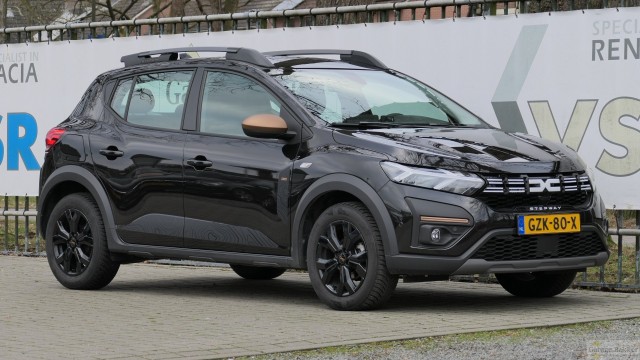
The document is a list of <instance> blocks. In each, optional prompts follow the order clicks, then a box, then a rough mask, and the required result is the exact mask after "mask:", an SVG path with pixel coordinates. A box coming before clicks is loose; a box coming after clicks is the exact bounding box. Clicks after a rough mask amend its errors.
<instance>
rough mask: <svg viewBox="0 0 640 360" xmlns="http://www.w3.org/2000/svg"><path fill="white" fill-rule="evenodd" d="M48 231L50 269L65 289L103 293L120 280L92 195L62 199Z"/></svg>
mask: <svg viewBox="0 0 640 360" xmlns="http://www.w3.org/2000/svg"><path fill="white" fill-rule="evenodd" d="M45 230H46V235H45V240H46V249H47V259H48V260H49V266H50V267H51V271H52V272H53V275H54V276H55V277H56V279H58V281H59V282H60V283H61V284H62V285H64V286H66V287H68V288H70V289H78V290H93V289H100V288H102V287H105V286H107V285H108V284H109V283H110V282H111V280H113V278H114V277H115V276H116V273H117V272H118V268H119V267H120V264H119V263H116V262H114V261H112V260H111V256H110V254H109V249H108V248H107V238H106V234H105V229H104V223H103V222H102V216H101V214H100V210H99V209H98V205H96V203H95V201H94V200H93V199H92V198H91V197H90V196H89V195H88V194H84V193H80V194H72V195H68V196H66V197H64V198H62V200H60V201H59V202H58V204H57V205H56V206H55V207H54V208H53V210H52V211H51V215H50V217H49V221H48V222H47V228H46V229H45Z"/></svg>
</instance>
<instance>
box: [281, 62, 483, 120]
mask: <svg viewBox="0 0 640 360" xmlns="http://www.w3.org/2000/svg"><path fill="white" fill-rule="evenodd" d="M273 77H274V78H275V79H276V80H277V81H278V82H280V84H282V85H283V86H284V87H286V88H287V89H289V91H291V92H292V93H293V94H294V95H295V96H296V97H297V98H298V99H299V100H300V102H301V103H302V104H303V105H304V106H305V107H306V108H307V109H308V110H309V111H310V112H311V113H312V114H314V115H316V116H318V117H319V118H321V119H322V120H324V121H326V122H328V123H331V124H333V125H343V124H345V125H348V124H351V125H362V124H371V125H379V124H378V123H380V124H383V123H384V124H389V125H391V124H394V125H399V126H400V125H406V126H410V125H412V126H413V125H415V126H460V125H462V126H482V127H484V126H486V124H485V123H484V122H483V121H482V120H480V119H479V118H478V117H477V116H475V115H473V114H472V113H470V112H469V111H467V110H465V109H464V108H463V107H461V106H460V105H458V104H456V103H455V102H454V101H452V100H450V99H449V98H447V97H445V96H444V95H442V94H440V93H438V92H437V91H435V90H433V89H431V88H429V87H427V86H426V85H424V84H422V83H420V82H418V81H417V80H415V79H412V78H409V77H405V76H402V75H394V74H391V73H388V72H384V71H379V70H353V69H302V70H295V71H287V72H285V73H284V74H282V73H280V74H274V75H273Z"/></svg>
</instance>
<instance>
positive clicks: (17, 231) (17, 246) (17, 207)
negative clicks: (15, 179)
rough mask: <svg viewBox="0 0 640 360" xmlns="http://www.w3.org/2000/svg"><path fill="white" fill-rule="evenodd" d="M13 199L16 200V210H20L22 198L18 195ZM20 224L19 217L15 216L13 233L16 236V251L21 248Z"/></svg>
mask: <svg viewBox="0 0 640 360" xmlns="http://www.w3.org/2000/svg"><path fill="white" fill-rule="evenodd" d="M13 201H14V205H15V206H14V209H15V211H18V210H19V206H20V204H19V202H20V198H19V197H18V196H17V195H16V196H14V197H13ZM19 225H20V224H19V223H18V218H17V217H14V218H13V229H14V231H13V234H14V236H15V246H14V248H15V249H14V251H15V252H16V253H17V252H18V251H19V250H20V242H19V241H18V233H19V232H20V228H19V227H18V226H19Z"/></svg>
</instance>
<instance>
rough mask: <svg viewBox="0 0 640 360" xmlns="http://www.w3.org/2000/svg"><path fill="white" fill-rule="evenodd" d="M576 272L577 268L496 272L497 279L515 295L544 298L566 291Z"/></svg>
mask: <svg viewBox="0 0 640 360" xmlns="http://www.w3.org/2000/svg"><path fill="white" fill-rule="evenodd" d="M576 274H577V271H575V270H563V271H548V272H537V273H535V272H533V273H517V274H496V279H498V282H499V283H500V285H502V287H503V288H504V289H505V290H507V291H508V292H510V293H511V294H513V295H515V296H520V297H533V298H543V297H552V296H556V295H558V294H560V293H562V292H563V291H565V290H566V289H567V288H568V287H569V286H571V284H572V283H573V280H574V279H575V277H576Z"/></svg>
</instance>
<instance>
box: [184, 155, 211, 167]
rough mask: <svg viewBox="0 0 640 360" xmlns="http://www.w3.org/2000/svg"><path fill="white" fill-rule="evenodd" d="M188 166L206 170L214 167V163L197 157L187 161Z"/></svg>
mask: <svg viewBox="0 0 640 360" xmlns="http://www.w3.org/2000/svg"><path fill="white" fill-rule="evenodd" d="M187 165H191V166H193V167H194V168H195V169H196V170H204V169H206V168H210V167H212V166H213V162H211V161H209V160H207V158H206V157H204V156H196V157H195V158H193V159H188V160H187Z"/></svg>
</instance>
